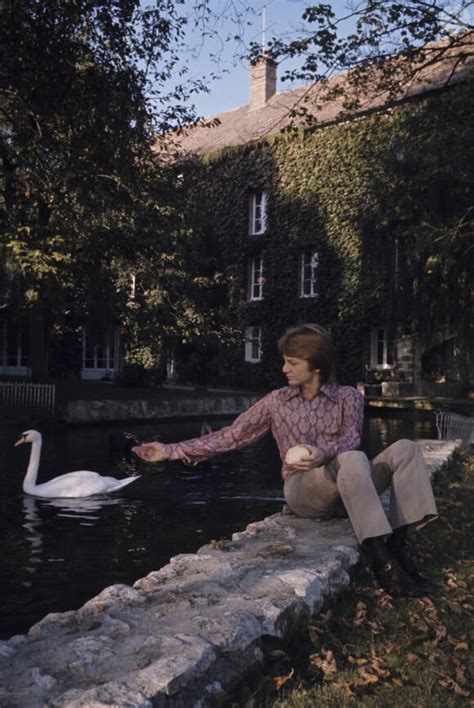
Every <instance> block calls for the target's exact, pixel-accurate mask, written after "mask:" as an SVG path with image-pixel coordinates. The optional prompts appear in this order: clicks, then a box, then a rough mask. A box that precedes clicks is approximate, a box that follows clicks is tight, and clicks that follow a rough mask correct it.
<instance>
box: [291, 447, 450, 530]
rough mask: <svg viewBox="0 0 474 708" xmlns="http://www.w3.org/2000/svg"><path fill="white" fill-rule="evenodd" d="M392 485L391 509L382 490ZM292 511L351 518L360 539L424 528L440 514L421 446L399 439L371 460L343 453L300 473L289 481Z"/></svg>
mask: <svg viewBox="0 0 474 708" xmlns="http://www.w3.org/2000/svg"><path fill="white" fill-rule="evenodd" d="M389 487H390V510H389V512H388V517H387V514H386V513H385V511H384V509H383V507H382V504H381V501H380V498H379V494H381V493H382V492H383V491H385V490H386V489H388V488H389ZM284 494H285V500H286V503H287V504H288V506H289V507H290V509H291V511H293V512H294V513H295V514H297V515H298V516H303V517H306V518H311V519H331V518H334V517H338V516H345V515H346V514H347V516H348V517H349V519H350V522H351V524H352V527H353V529H354V533H355V535H356V536H357V540H358V541H359V543H362V541H364V540H365V539H367V538H374V537H376V536H389V535H390V534H391V533H392V531H394V530H395V529H396V528H398V527H400V526H407V525H408V526H414V527H417V528H419V527H421V526H423V524H425V523H427V522H428V521H431V520H432V519H434V518H436V516H437V514H438V512H437V510H436V503H435V499H434V496H433V490H432V489H431V483H430V479H429V476H428V472H427V469H426V465H425V461H424V458H423V453H422V451H421V448H420V446H419V445H418V444H417V443H415V442H413V441H412V440H399V441H398V442H396V443H394V444H393V445H390V446H389V447H388V448H387V449H386V450H384V451H383V452H381V453H380V455H377V457H376V458H374V459H373V460H372V461H370V462H369V460H368V458H367V456H366V455H365V454H364V453H363V452H359V451H357V450H354V451H351V452H342V453H341V454H339V455H337V457H335V458H334V459H333V460H331V462H329V463H328V464H327V465H322V466H321V467H315V468H314V469H312V470H309V471H307V472H294V473H293V474H290V476H289V477H288V479H287V480H286V481H285V486H284Z"/></svg>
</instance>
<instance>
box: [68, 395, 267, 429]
mask: <svg viewBox="0 0 474 708" xmlns="http://www.w3.org/2000/svg"><path fill="white" fill-rule="evenodd" d="M258 398H259V396H257V395H251V394H249V395H244V394H235V395H228V396H194V397H189V398H186V397H183V398H173V399H168V398H163V399H151V400H135V399H130V400H97V401H95V400H91V401H89V400H84V401H82V400H74V401H69V402H68V403H67V404H66V405H65V406H64V409H63V410H62V412H61V413H60V418H61V420H63V421H64V422H65V423H72V424H84V423H101V422H107V423H108V422H111V421H130V420H168V419H172V418H192V417H198V418H202V417H205V416H213V415H228V416H234V415H236V414H239V413H241V412H242V411H243V410H245V409H246V408H248V407H249V406H251V405H253V404H254V403H255V402H256V401H257V400H258Z"/></svg>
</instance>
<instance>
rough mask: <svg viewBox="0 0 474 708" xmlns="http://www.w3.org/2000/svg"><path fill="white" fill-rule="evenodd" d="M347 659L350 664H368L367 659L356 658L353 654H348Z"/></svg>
mask: <svg viewBox="0 0 474 708" xmlns="http://www.w3.org/2000/svg"><path fill="white" fill-rule="evenodd" d="M347 661H348V662H349V664H357V666H364V664H367V659H355V658H354V657H353V656H348V657H347Z"/></svg>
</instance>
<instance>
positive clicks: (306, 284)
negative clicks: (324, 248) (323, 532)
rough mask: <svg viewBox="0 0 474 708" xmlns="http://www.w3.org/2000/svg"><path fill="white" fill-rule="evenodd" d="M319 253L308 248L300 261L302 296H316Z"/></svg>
mask: <svg viewBox="0 0 474 708" xmlns="http://www.w3.org/2000/svg"><path fill="white" fill-rule="evenodd" d="M318 263H319V254H318V252H317V251H315V250H314V249H311V248H306V249H305V250H304V251H303V252H302V254H301V261H300V297H316V296H317V294H318V293H317V291H316V286H317V270H318Z"/></svg>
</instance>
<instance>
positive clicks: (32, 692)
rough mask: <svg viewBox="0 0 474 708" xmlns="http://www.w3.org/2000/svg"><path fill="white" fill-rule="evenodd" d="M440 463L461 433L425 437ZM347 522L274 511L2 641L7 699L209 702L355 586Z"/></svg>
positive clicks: (71, 707) (0, 667) (29, 707)
mask: <svg viewBox="0 0 474 708" xmlns="http://www.w3.org/2000/svg"><path fill="white" fill-rule="evenodd" d="M421 444H422V448H423V452H424V455H425V458H426V461H427V463H428V466H429V469H430V472H431V473H433V472H435V471H436V470H437V469H439V468H440V467H441V466H442V465H444V464H445V463H446V462H447V461H449V459H450V458H451V457H452V454H453V452H454V450H455V448H456V447H457V444H458V443H456V442H455V441H421ZM358 559H359V554H358V551H357V545H356V540H355V538H354V536H353V533H352V531H351V527H350V524H349V522H348V520H344V519H342V520H337V521H334V520H333V521H327V522H318V521H312V520H309V519H300V518H297V517H295V516H294V515H292V514H285V513H280V514H274V515H273V516H270V517H268V518H267V519H265V520H263V521H260V522H257V523H253V524H250V525H249V526H248V527H247V529H246V530H245V531H243V532H240V533H236V534H234V535H233V536H232V540H230V541H224V542H218V543H211V544H210V545H207V546H203V547H202V548H201V549H199V551H198V552H197V553H195V554H183V555H179V556H176V557H174V558H172V559H171V561H170V563H169V564H168V565H166V566H165V567H163V568H161V570H158V571H155V572H152V573H150V574H149V575H147V576H146V577H145V578H142V579H140V580H138V581H137V582H136V583H135V584H134V585H133V587H130V586H128V585H112V586H111V587H108V588H106V589H105V590H103V591H102V592H101V593H100V594H99V595H97V596H96V597H94V598H92V599H91V600H89V601H88V602H87V603H86V604H85V605H84V606H83V607H82V608H80V609H79V610H75V611H71V612H64V613H53V614H49V615H47V616H46V617H45V618H44V619H43V620H41V621H40V622H38V623H37V624H35V625H33V627H31V629H30V631H29V632H28V634H27V635H18V636H16V637H13V638H12V639H10V640H9V641H5V642H0V705H1V706H2V708H18V707H22V708H39V707H40V706H41V707H43V706H47V707H51V708H53V707H54V708H66V707H67V708H75V707H76V706H77V707H79V706H87V708H99V707H101V706H120V707H122V706H123V707H124V708H125V707H127V708H135V707H136V708H149V707H150V708H151V706H159V707H160V706H174V707H176V708H188V707H190V706H191V707H194V706H195V707H196V708H204V707H205V706H210V705H215V703H216V700H217V698H218V695H219V694H220V693H222V692H223V691H224V690H225V689H228V688H229V687H231V686H232V685H233V684H235V682H236V681H238V680H239V679H240V678H242V676H243V675H244V674H245V672H247V671H248V670H250V669H253V668H256V667H258V665H259V664H260V663H261V661H262V659H263V654H262V651H261V648H260V645H261V640H262V638H263V637H266V636H270V637H284V636H286V635H288V634H289V633H290V632H292V633H293V632H294V631H295V629H297V628H298V626H299V624H300V623H304V622H306V621H307V619H308V618H309V617H310V616H311V615H314V614H315V613H317V612H318V611H319V609H320V608H321V607H322V605H323V602H324V598H325V596H326V595H328V594H332V593H335V592H337V591H338V590H339V589H341V588H343V587H344V586H346V585H347V584H348V583H349V573H350V569H351V567H352V566H353V565H355V564H356V563H357V561H358Z"/></svg>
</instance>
